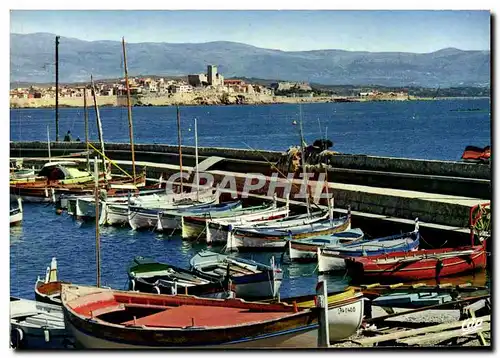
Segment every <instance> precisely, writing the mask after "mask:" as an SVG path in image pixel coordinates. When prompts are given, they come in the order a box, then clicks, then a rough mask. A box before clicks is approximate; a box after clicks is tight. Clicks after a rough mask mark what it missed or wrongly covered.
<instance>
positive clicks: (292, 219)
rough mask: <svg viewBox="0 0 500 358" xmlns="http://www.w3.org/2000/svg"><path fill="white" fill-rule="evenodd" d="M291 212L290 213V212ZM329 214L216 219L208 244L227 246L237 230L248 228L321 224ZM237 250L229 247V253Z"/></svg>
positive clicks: (210, 225)
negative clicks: (254, 219)
mask: <svg viewBox="0 0 500 358" xmlns="http://www.w3.org/2000/svg"><path fill="white" fill-rule="evenodd" d="M287 209H288V204H287V205H286V206H285V209H284V210H287ZM276 210H277V212H276V213H275V214H274V215H281V214H282V211H281V210H280V209H276ZM288 212H289V211H288ZM328 215H329V214H328V212H325V211H318V212H314V213H312V214H311V215H307V214H300V215H293V216H288V215H285V217H284V218H272V217H271V218H269V219H263V220H258V221H246V220H245V221H238V219H237V218H235V219H225V220H223V219H215V220H213V221H212V220H210V221H209V224H208V228H206V230H207V243H212V242H217V243H222V244H226V245H227V243H228V242H230V241H231V239H232V232H233V230H235V229H237V228H242V229H247V228H259V229H265V228H268V229H271V230H275V229H277V230H285V229H286V228H289V227H294V226H297V225H307V224H312V223H316V222H319V221H321V220H324V219H326V218H327V217H328ZM231 250H235V251H236V248H233V247H229V248H228V251H231Z"/></svg>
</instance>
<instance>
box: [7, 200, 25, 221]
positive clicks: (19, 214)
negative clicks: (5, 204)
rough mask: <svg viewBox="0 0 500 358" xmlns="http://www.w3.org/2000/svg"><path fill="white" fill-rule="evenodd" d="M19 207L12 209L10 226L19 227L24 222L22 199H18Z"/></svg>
mask: <svg viewBox="0 0 500 358" xmlns="http://www.w3.org/2000/svg"><path fill="white" fill-rule="evenodd" d="M16 202H17V207H14V208H13V207H12V204H11V208H10V226H14V225H19V224H21V223H22V221H23V205H22V201H21V198H19V197H18V198H17V200H16Z"/></svg>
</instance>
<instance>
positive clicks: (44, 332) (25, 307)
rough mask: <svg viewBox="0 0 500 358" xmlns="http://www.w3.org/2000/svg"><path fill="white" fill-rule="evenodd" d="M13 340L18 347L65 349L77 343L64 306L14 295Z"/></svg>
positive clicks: (11, 324) (11, 338)
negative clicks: (70, 331) (67, 323)
mask: <svg viewBox="0 0 500 358" xmlns="http://www.w3.org/2000/svg"><path fill="white" fill-rule="evenodd" d="M10 330H11V331H10V341H11V345H12V347H14V348H21V349H23V348H26V349H61V348H68V347H71V346H74V340H73V338H72V337H71V335H70V334H69V333H68V332H67V331H66V329H65V324H64V316H63V312H62V307H61V306H55V305H50V304H47V303H42V302H36V301H31V300H25V299H21V298H16V297H12V296H11V298H10Z"/></svg>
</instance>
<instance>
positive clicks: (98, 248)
mask: <svg viewBox="0 0 500 358" xmlns="http://www.w3.org/2000/svg"><path fill="white" fill-rule="evenodd" d="M94 173H95V198H94V200H95V254H96V272H97V287H101V240H100V238H99V165H98V163H97V157H94Z"/></svg>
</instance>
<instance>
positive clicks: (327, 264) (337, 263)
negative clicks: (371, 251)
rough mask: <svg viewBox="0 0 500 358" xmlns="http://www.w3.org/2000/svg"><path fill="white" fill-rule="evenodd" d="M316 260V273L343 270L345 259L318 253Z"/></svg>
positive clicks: (321, 252)
mask: <svg viewBox="0 0 500 358" xmlns="http://www.w3.org/2000/svg"><path fill="white" fill-rule="evenodd" d="M316 258H317V260H318V272H330V271H342V270H345V267H346V266H345V258H344V257H342V256H340V255H332V254H327V253H325V252H323V251H320V253H319V254H317V255H316Z"/></svg>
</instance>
